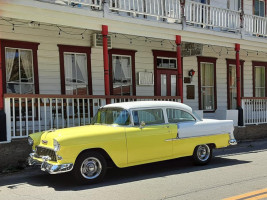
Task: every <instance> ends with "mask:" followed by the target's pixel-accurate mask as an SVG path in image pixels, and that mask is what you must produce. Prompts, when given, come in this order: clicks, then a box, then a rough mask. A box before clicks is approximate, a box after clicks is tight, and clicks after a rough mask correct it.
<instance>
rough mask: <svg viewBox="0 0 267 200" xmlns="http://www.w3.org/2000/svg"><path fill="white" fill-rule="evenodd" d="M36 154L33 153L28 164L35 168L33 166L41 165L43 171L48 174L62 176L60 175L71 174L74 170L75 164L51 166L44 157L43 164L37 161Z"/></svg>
mask: <svg viewBox="0 0 267 200" xmlns="http://www.w3.org/2000/svg"><path fill="white" fill-rule="evenodd" d="M34 157H35V154H34V153H31V154H30V157H29V158H28V164H29V165H31V166H33V165H41V170H42V171H45V172H48V173H49V174H60V173H65V172H69V171H71V170H72V169H73V164H72V163H68V164H62V165H57V164H50V163H48V162H47V157H46V156H43V157H42V160H43V161H42V162H41V161H39V160H37V159H35V158H34Z"/></svg>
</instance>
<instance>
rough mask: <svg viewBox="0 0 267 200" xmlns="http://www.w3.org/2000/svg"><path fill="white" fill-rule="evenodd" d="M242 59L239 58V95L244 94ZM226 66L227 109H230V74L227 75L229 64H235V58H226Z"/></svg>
mask: <svg viewBox="0 0 267 200" xmlns="http://www.w3.org/2000/svg"><path fill="white" fill-rule="evenodd" d="M244 62H245V61H244V60H240V65H241V97H243V96H244ZM226 65H227V66H226V67H227V109H230V84H229V83H230V76H229V65H236V60H235V59H228V58H226Z"/></svg>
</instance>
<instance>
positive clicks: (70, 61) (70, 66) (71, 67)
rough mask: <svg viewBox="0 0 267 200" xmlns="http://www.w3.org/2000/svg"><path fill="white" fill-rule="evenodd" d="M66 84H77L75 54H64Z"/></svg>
mask: <svg viewBox="0 0 267 200" xmlns="http://www.w3.org/2000/svg"><path fill="white" fill-rule="evenodd" d="M64 68H65V82H66V84H70V83H75V82H76V81H75V80H76V71H75V58H74V54H66V53H65V54H64Z"/></svg>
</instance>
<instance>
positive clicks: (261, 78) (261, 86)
mask: <svg viewBox="0 0 267 200" xmlns="http://www.w3.org/2000/svg"><path fill="white" fill-rule="evenodd" d="M265 79H266V77H265V67H264V66H263V67H259V66H255V97H265Z"/></svg>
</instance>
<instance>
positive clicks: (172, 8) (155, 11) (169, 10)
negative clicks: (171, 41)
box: [109, 0, 181, 23]
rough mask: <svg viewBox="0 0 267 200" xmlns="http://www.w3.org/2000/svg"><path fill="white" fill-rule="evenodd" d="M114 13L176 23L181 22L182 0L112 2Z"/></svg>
mask: <svg viewBox="0 0 267 200" xmlns="http://www.w3.org/2000/svg"><path fill="white" fill-rule="evenodd" d="M109 8H110V10H111V11H112V12H114V11H115V12H124V13H128V14H132V16H133V17H138V16H139V15H141V16H143V18H147V17H154V18H156V19H157V20H159V19H163V20H166V21H167V22H170V23H174V22H175V21H176V20H177V21H179V20H180V16H181V14H180V11H181V7H180V0H110V2H109Z"/></svg>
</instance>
